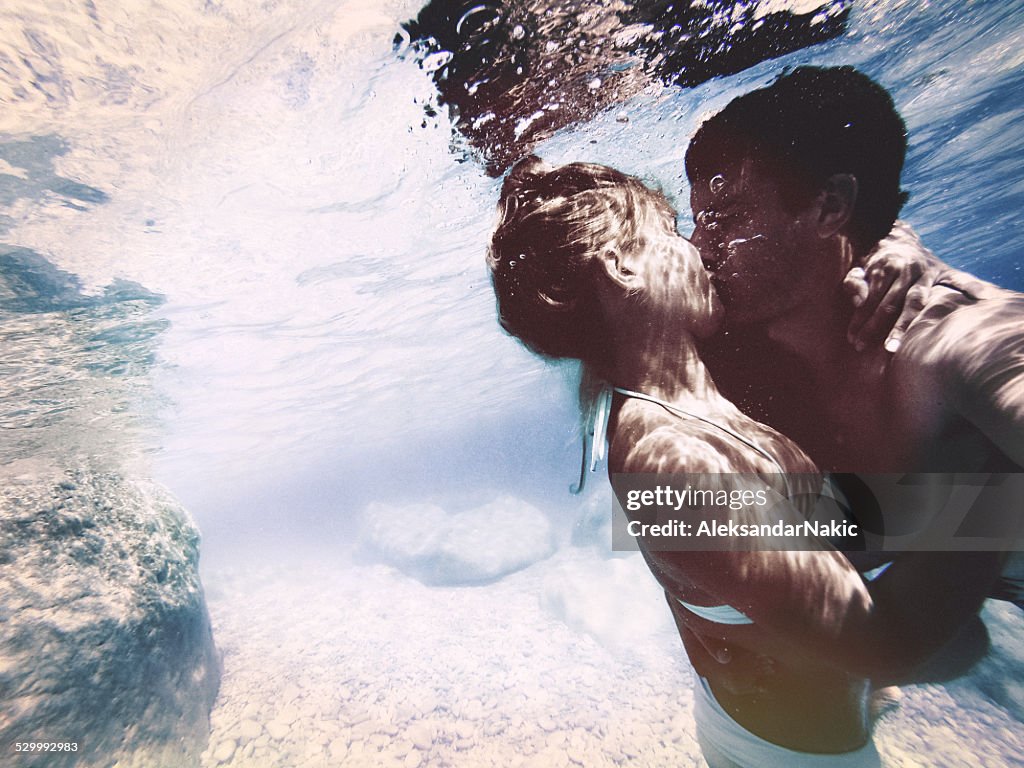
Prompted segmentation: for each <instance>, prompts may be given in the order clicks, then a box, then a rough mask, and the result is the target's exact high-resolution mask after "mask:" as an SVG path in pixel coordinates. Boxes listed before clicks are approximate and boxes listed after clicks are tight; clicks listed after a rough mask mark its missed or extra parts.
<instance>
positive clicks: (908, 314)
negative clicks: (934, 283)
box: [885, 285, 928, 352]
mask: <svg viewBox="0 0 1024 768" xmlns="http://www.w3.org/2000/svg"><path fill="white" fill-rule="evenodd" d="M927 296H928V291H927V289H926V288H924V287H922V286H920V285H915V286H914V287H913V288H911V289H910V290H909V291H908V292H907V298H906V301H904V302H903V311H902V312H900V316H899V318H898V319H897V320H896V324H895V325H894V326H893V327H892V330H891V331H889V335H888V336H887V337H886V339H885V351H886V352H895V351H896V350H898V349H899V348H900V344H902V343H903V337H904V336H905V335H906V333H907V329H908V328H909V327H910V324H911V323H912V322H914V320H915V319H916V318H917V316H918V315H919V314H921V312H922V311H923V310H924V304H925V299H926V298H927Z"/></svg>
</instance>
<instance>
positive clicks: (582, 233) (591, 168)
mask: <svg viewBox="0 0 1024 768" xmlns="http://www.w3.org/2000/svg"><path fill="white" fill-rule="evenodd" d="M675 216H676V214H675V211H674V210H673V208H672V206H671V205H670V204H669V203H668V201H667V200H666V199H665V196H664V195H662V194H661V193H660V192H657V191H655V190H652V189H650V188H649V187H647V186H646V185H644V183H643V182H641V181H640V180H639V179H637V178H635V177H633V176H628V175H626V174H624V173H622V172H620V171H617V170H615V169H614V168H609V167H607V166H604V165H595V164H591V163H570V164H569V165H563V166H560V167H557V168H552V167H550V166H548V165H547V164H545V163H544V162H543V161H542V160H541V159H540V158H539V157H536V156H533V155H531V156H530V157H527V158H525V159H523V160H520V161H519V162H518V163H517V164H516V165H515V166H514V167H513V168H512V170H511V171H510V172H509V174H508V177H507V178H506V179H505V182H504V184H503V185H502V189H501V200H500V202H499V204H498V225H497V228H496V229H495V231H494V234H493V236H492V238H491V245H490V249H489V251H488V254H487V264H488V266H489V267H490V271H491V282H492V284H493V286H494V292H495V295H496V297H497V302H498V318H499V321H500V323H501V325H502V327H503V328H504V329H505V330H506V331H508V332H509V333H511V334H512V335H514V336H516V337H517V338H519V339H520V340H521V341H522V342H523V343H524V344H525V345H526V346H527V347H529V348H530V349H531V350H533V351H534V352H537V353H538V354H541V355H543V356H545V357H551V358H575V359H579V360H583V361H584V362H585V363H588V364H592V365H597V366H598V367H604V365H605V364H606V363H607V362H608V361H607V360H606V359H605V356H606V355H607V352H608V344H607V340H608V335H607V331H608V327H607V322H608V318H605V317H604V316H603V314H602V312H601V308H600V305H599V303H598V301H597V293H596V290H595V287H596V284H595V278H596V274H597V273H596V272H595V271H594V270H596V269H598V268H599V264H598V259H596V258H594V257H595V256H597V255H599V254H601V253H603V252H606V251H608V250H614V251H617V252H621V253H633V252H636V251H637V250H638V249H643V248H644V247H645V245H646V240H647V239H648V238H649V237H652V236H656V237H662V236H664V235H665V234H673V235H674V233H675Z"/></svg>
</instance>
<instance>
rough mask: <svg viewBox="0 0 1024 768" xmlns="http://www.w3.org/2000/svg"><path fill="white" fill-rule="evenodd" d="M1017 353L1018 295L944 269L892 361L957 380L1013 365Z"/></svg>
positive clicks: (1021, 323) (1023, 327) (1023, 317)
mask: <svg viewBox="0 0 1024 768" xmlns="http://www.w3.org/2000/svg"><path fill="white" fill-rule="evenodd" d="M1021 354H1024V293H1018V292H1017V291H1011V290H1008V289H1005V288H1000V287H999V286H997V285H993V284H992V283H988V282H985V281H984V280H980V279H979V278H976V277H974V276H973V275H970V274H968V273H966V272H961V271H959V270H954V269H950V270H947V271H945V272H943V273H942V274H941V275H940V276H939V278H938V279H937V280H936V282H935V284H934V285H933V286H932V288H931V289H930V291H929V295H928V298H927V299H926V301H925V306H924V309H923V310H922V311H921V313H920V314H919V315H918V317H917V319H915V320H914V322H913V323H911V325H910V328H909V329H908V331H907V334H906V336H905V337H904V340H903V344H902V345H901V347H900V350H899V352H898V353H897V355H896V362H897V363H898V364H901V365H903V366H907V365H909V366H914V367H917V366H926V367H930V368H933V369H935V370H936V371H937V372H938V373H940V374H941V375H945V376H950V377H952V379H960V380H962V379H963V378H964V377H970V376H971V375H972V374H973V373H975V372H977V371H978V370H980V369H991V368H992V367H993V366H995V367H997V368H998V367H1001V366H1004V365H1010V364H1014V363H1015V361H1017V360H1019V359H1020V357H1019V355H1021ZM955 374H959V375H955ZM950 383H953V382H952V381H950Z"/></svg>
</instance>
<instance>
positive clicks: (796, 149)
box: [686, 67, 907, 251]
mask: <svg viewBox="0 0 1024 768" xmlns="http://www.w3.org/2000/svg"><path fill="white" fill-rule="evenodd" d="M906 151H907V129H906V125H905V124H904V122H903V119H902V118H901V117H900V116H899V113H897V111H896V107H895V105H894V104H893V101H892V97H891V96H890V95H889V93H888V92H887V91H886V90H885V89H884V88H882V86H880V85H878V83H876V82H874V81H873V80H871V79H870V78H869V77H867V76H866V75H863V74H861V73H860V72H858V71H857V70H856V69H854V68H853V67H833V68H828V69H823V68H820V67H799V68H798V69H795V70H793V71H792V72H790V73H788V74H784V75H782V76H781V77H779V78H778V79H777V80H776V81H775V82H774V83H772V84H771V85H769V86H767V87H765V88H761V89H758V90H756V91H751V92H750V93H746V94H744V95H742V96H739V97H737V98H735V99H733V100H732V101H731V102H730V103H729V104H728V105H727V106H726V107H725V109H723V110H722V111H721V112H719V113H718V114H717V115H715V116H714V117H712V118H710V119H709V120H707V121H706V122H705V123H704V124H703V125H701V126H700V128H699V129H698V130H697V134H696V135H695V136H694V137H693V140H692V141H691V142H690V146H689V149H687V151H686V173H687V175H688V176H689V178H690V180H691V182H693V181H694V180H696V179H701V180H708V179H710V178H711V176H712V175H713V174H715V173H718V172H720V170H721V168H722V167H724V166H726V165H729V164H735V163H737V162H739V161H740V160H742V159H743V158H744V157H749V158H751V159H753V160H754V162H755V163H756V164H757V166H758V167H760V168H761V169H762V170H764V171H766V172H767V173H768V174H769V175H770V176H771V177H772V178H773V179H774V180H775V181H776V182H777V183H779V185H780V188H781V191H782V194H783V202H784V204H786V205H787V206H788V207H791V208H794V209H795V208H796V207H797V206H798V205H800V204H806V202H807V200H808V198H809V197H813V195H815V194H817V193H818V192H819V191H820V190H821V189H823V188H824V185H825V182H826V180H827V179H828V178H829V177H830V176H832V175H833V174H838V173H849V174H852V175H853V176H855V177H856V178H857V184H858V192H857V202H856V205H855V207H854V212H853V217H852V219H851V221H850V223H849V225H848V229H847V234H848V235H849V236H850V238H851V239H852V240H853V243H854V245H855V246H856V247H858V248H859V249H860V250H862V251H866V250H868V249H870V248H871V247H872V246H874V245H875V244H876V243H877V242H878V241H879V240H881V239H882V238H883V237H885V235H886V234H888V232H889V230H890V229H891V228H892V225H893V222H894V221H895V220H896V217H897V216H898V215H899V212H900V208H902V207H903V203H904V202H905V201H906V199H907V194H906V193H905V192H903V191H902V190H901V189H900V174H901V173H902V171H903V160H904V157H905V156H906Z"/></svg>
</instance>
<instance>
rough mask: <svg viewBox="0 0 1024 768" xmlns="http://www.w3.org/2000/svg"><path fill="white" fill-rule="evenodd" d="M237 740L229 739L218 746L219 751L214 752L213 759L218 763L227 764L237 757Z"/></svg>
mask: <svg viewBox="0 0 1024 768" xmlns="http://www.w3.org/2000/svg"><path fill="white" fill-rule="evenodd" d="M235 748H236V744H235V740H234V739H227V740H225V741H222V742H221V743H220V744H218V745H217V749H215V750H214V751H213V759H214V760H216V761H217V762H218V763H226V762H228V760H230V759H231V758H232V757H234V755H235Z"/></svg>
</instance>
